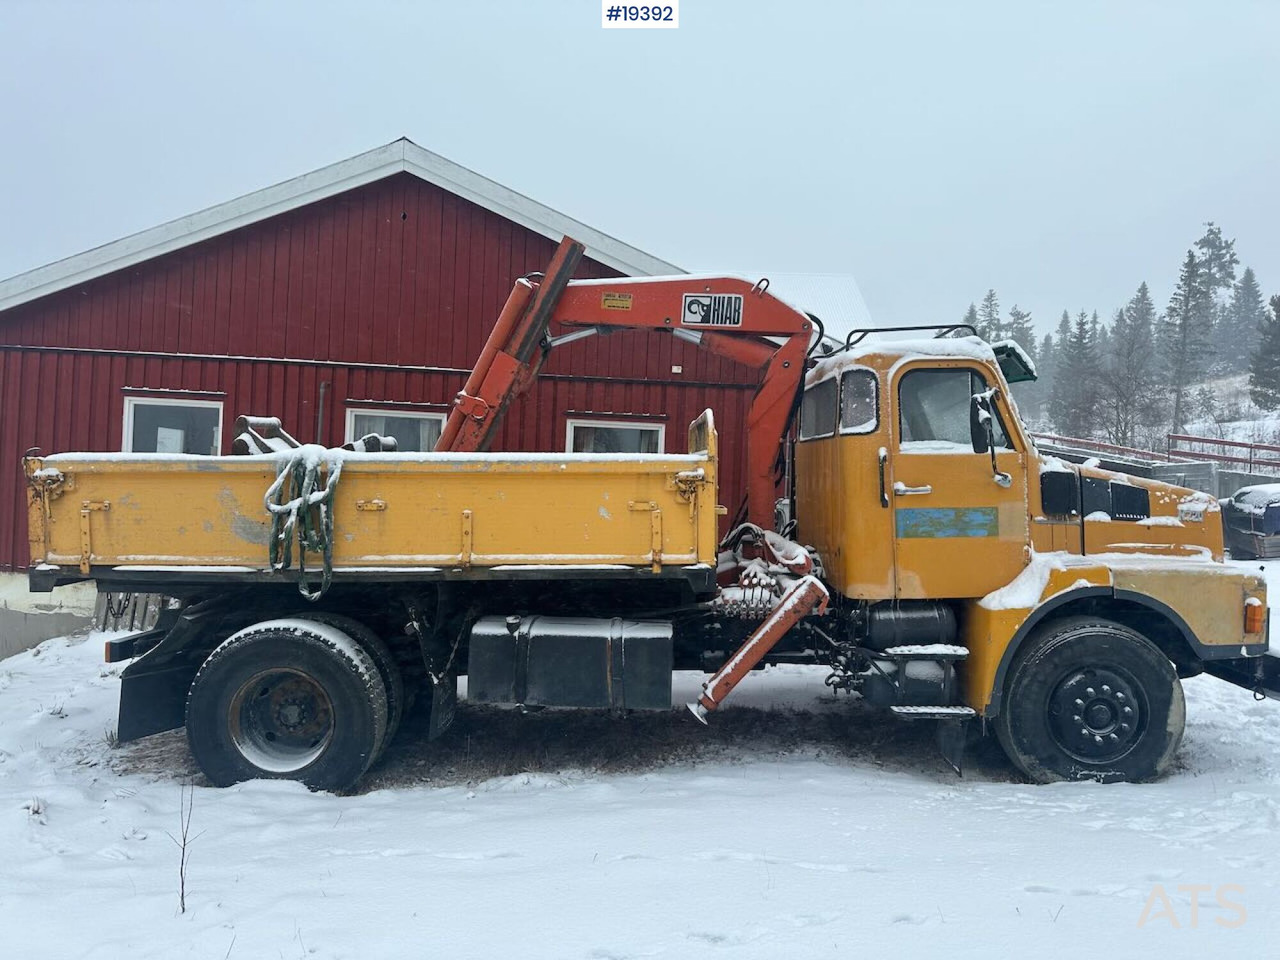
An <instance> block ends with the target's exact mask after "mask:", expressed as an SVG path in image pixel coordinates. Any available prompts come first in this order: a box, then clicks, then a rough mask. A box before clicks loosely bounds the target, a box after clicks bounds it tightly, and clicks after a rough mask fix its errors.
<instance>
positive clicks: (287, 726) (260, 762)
mask: <svg viewBox="0 0 1280 960" xmlns="http://www.w3.org/2000/svg"><path fill="white" fill-rule="evenodd" d="M227 718H228V725H229V733H230V734H231V741H232V742H233V743H234V744H235V746H236V749H237V750H238V751H240V755H241V756H243V757H244V758H245V760H247V761H248V762H249V763H251V764H253V765H254V766H255V767H257V768H258V769H260V770H264V771H266V772H268V773H297V772H298V771H299V770H302V769H304V768H306V767H308V766H310V765H311V764H312V763H314V762H315V761H316V760H317V759H319V757H320V755H321V754H323V753H324V751H325V749H326V748H327V747H328V746H329V744H330V742H332V740H333V702H332V701H331V700H330V699H329V695H328V694H327V693H326V692H325V689H324V687H322V686H321V685H320V684H319V683H318V682H317V681H316V680H315V678H314V677H312V676H310V675H309V674H306V673H303V672H302V671H300V670H291V669H288V668H280V669H275V670H264V671H262V672H261V673H257V674H255V675H254V676H252V677H250V678H249V679H248V680H246V681H245V682H244V683H242V684H241V685H240V688H239V689H238V690H237V691H236V692H235V695H234V696H233V697H232V698H231V709H230V710H229V711H228V713H227Z"/></svg>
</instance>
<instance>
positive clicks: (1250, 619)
mask: <svg viewBox="0 0 1280 960" xmlns="http://www.w3.org/2000/svg"><path fill="white" fill-rule="evenodd" d="M1266 622H1267V608H1266V607H1264V606H1263V605H1262V604H1261V602H1259V601H1258V600H1257V599H1255V598H1253V597H1250V598H1249V600H1246V601H1245V605H1244V632H1245V633H1261V632H1262V630H1263V627H1265V626H1266Z"/></svg>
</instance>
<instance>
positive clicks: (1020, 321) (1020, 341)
mask: <svg viewBox="0 0 1280 960" xmlns="http://www.w3.org/2000/svg"><path fill="white" fill-rule="evenodd" d="M1004 336H1005V339H1006V340H1012V341H1014V342H1015V343H1017V345H1018V346H1020V347H1021V348H1022V349H1023V351H1024V352H1025V353H1026V354H1027V356H1029V357H1030V358H1031V359H1032V360H1034V359H1035V357H1036V330H1035V327H1034V326H1033V325H1032V322H1031V313H1030V312H1029V311H1026V310H1020V309H1019V308H1018V305H1017V304H1016V303H1015V304H1014V305H1013V306H1012V307H1010V308H1009V322H1008V324H1006V325H1005V328H1004Z"/></svg>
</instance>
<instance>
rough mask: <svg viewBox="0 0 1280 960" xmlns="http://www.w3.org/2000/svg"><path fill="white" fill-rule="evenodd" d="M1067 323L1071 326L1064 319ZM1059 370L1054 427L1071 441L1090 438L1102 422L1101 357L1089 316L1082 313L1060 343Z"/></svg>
mask: <svg viewBox="0 0 1280 960" xmlns="http://www.w3.org/2000/svg"><path fill="white" fill-rule="evenodd" d="M1064 321H1065V322H1066V323H1067V324H1070V320H1069V318H1067V317H1066V316H1065V315H1064ZM1060 344H1061V345H1060V347H1059V351H1058V370H1057V376H1056V378H1055V383H1054V396H1053V400H1052V401H1051V407H1052V409H1053V419H1054V423H1056V424H1057V427H1058V430H1059V431H1060V432H1061V433H1064V434H1066V435H1067V436H1070V437H1086V436H1088V435H1089V434H1090V433H1092V432H1093V429H1094V424H1095V423H1096V422H1097V421H1098V420H1099V419H1100V418H1099V416H1098V409H1097V408H1098V403H1097V399H1096V397H1095V390H1094V386H1095V383H1096V380H1097V376H1098V356H1097V350H1096V346H1095V343H1094V337H1093V333H1092V330H1091V325H1090V323H1089V314H1088V313H1087V312H1086V311H1084V310H1081V311H1080V313H1079V314H1078V315H1077V316H1076V320H1075V323H1074V324H1073V325H1070V326H1069V332H1068V333H1067V335H1066V339H1065V340H1063V341H1060Z"/></svg>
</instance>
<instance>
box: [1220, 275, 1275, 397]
mask: <svg viewBox="0 0 1280 960" xmlns="http://www.w3.org/2000/svg"><path fill="white" fill-rule="evenodd" d="M1266 316H1267V305H1266V303H1265V302H1264V301H1263V299H1262V289H1261V288H1260V287H1259V286H1258V278H1257V276H1256V275H1255V274H1254V272H1253V268H1252V267H1245V270H1244V274H1243V275H1242V276H1241V277H1240V279H1239V280H1238V281H1237V282H1236V285H1235V287H1234V288H1233V289H1232V291H1231V302H1230V303H1228V304H1227V306H1226V309H1225V310H1224V312H1223V314H1222V323H1221V324H1220V325H1219V329H1218V336H1217V338H1216V339H1217V345H1218V352H1219V354H1220V356H1221V357H1222V360H1223V363H1224V365H1225V366H1226V369H1227V370H1228V371H1229V372H1230V373H1239V372H1240V371H1242V370H1248V369H1249V360H1250V356H1251V354H1252V352H1253V347H1254V344H1255V343H1256V342H1257V337H1258V330H1259V329H1260V328H1261V326H1262V323H1263V322H1264V320H1265V319H1266Z"/></svg>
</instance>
